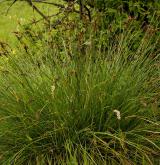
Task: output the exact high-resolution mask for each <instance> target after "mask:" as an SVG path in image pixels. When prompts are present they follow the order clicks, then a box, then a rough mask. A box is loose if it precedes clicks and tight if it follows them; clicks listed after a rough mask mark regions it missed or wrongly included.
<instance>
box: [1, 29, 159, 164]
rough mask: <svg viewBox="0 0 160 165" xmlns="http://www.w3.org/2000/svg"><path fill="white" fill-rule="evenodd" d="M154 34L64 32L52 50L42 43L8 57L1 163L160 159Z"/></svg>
mask: <svg viewBox="0 0 160 165" xmlns="http://www.w3.org/2000/svg"><path fill="white" fill-rule="evenodd" d="M102 34H103V35H102ZM55 35H56V34H55ZM68 35H69V36H70V38H69V39H68ZM149 35H150V34H148V33H147V32H146V34H145V35H144V37H143V38H142V39H141V40H140V41H139V42H138V45H139V46H138V48H137V47H136V49H134V44H135V43H134V42H135V41H136V44H137V40H136V38H139V36H138V33H134V32H133V31H132V30H128V31H127V32H125V31H124V32H122V33H120V34H119V35H117V36H115V37H114V41H112V42H107V41H108V40H107V39H108V38H109V32H108V33H106V32H102V33H99V34H98V35H96V34H95V33H94V31H92V30H90V29H89V30H88V31H87V32H85V33H84V35H83V33H82V31H81V32H79V31H74V33H73V32H72V33H71V34H67V37H66V38H67V39H66V38H65V35H64V33H61V32H59V33H58V40H59V41H57V39H55V38H56V37H55V38H54V37H53V38H52V39H53V41H54V42H52V49H51V47H50V43H49V42H44V43H43V42H42V43H41V44H42V46H41V47H40V46H39V47H38V48H37V49H36V47H34V49H35V50H34V51H30V52H24V51H20V50H19V54H17V56H10V57H8V60H7V62H6V65H5V67H4V66H2V67H1V70H0V83H1V86H0V105H1V106H0V162H1V164H5V165H6V164H15V165H21V164H30V165H32V164H37V165H38V164H42V165H43V164H86V165H88V164H158V163H159V161H160V160H159V157H160V154H159V153H160V126H159V125H160V122H159V108H158V106H159V89H158V81H159V78H158V76H159V54H158V53H157V52H155V49H154V48H155V47H154V46H155V45H154V44H152V39H151V38H149ZM95 36H96V37H95ZM77 40H78V42H75V41H77ZM46 43H47V44H46Z"/></svg>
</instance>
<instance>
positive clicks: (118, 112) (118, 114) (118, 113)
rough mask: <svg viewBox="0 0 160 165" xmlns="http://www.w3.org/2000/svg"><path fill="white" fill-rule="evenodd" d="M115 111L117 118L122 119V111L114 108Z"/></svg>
mask: <svg viewBox="0 0 160 165" xmlns="http://www.w3.org/2000/svg"><path fill="white" fill-rule="evenodd" d="M113 112H114V113H115V114H116V116H117V119H118V120H121V112H120V111H118V110H117V109H115V110H113Z"/></svg>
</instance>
